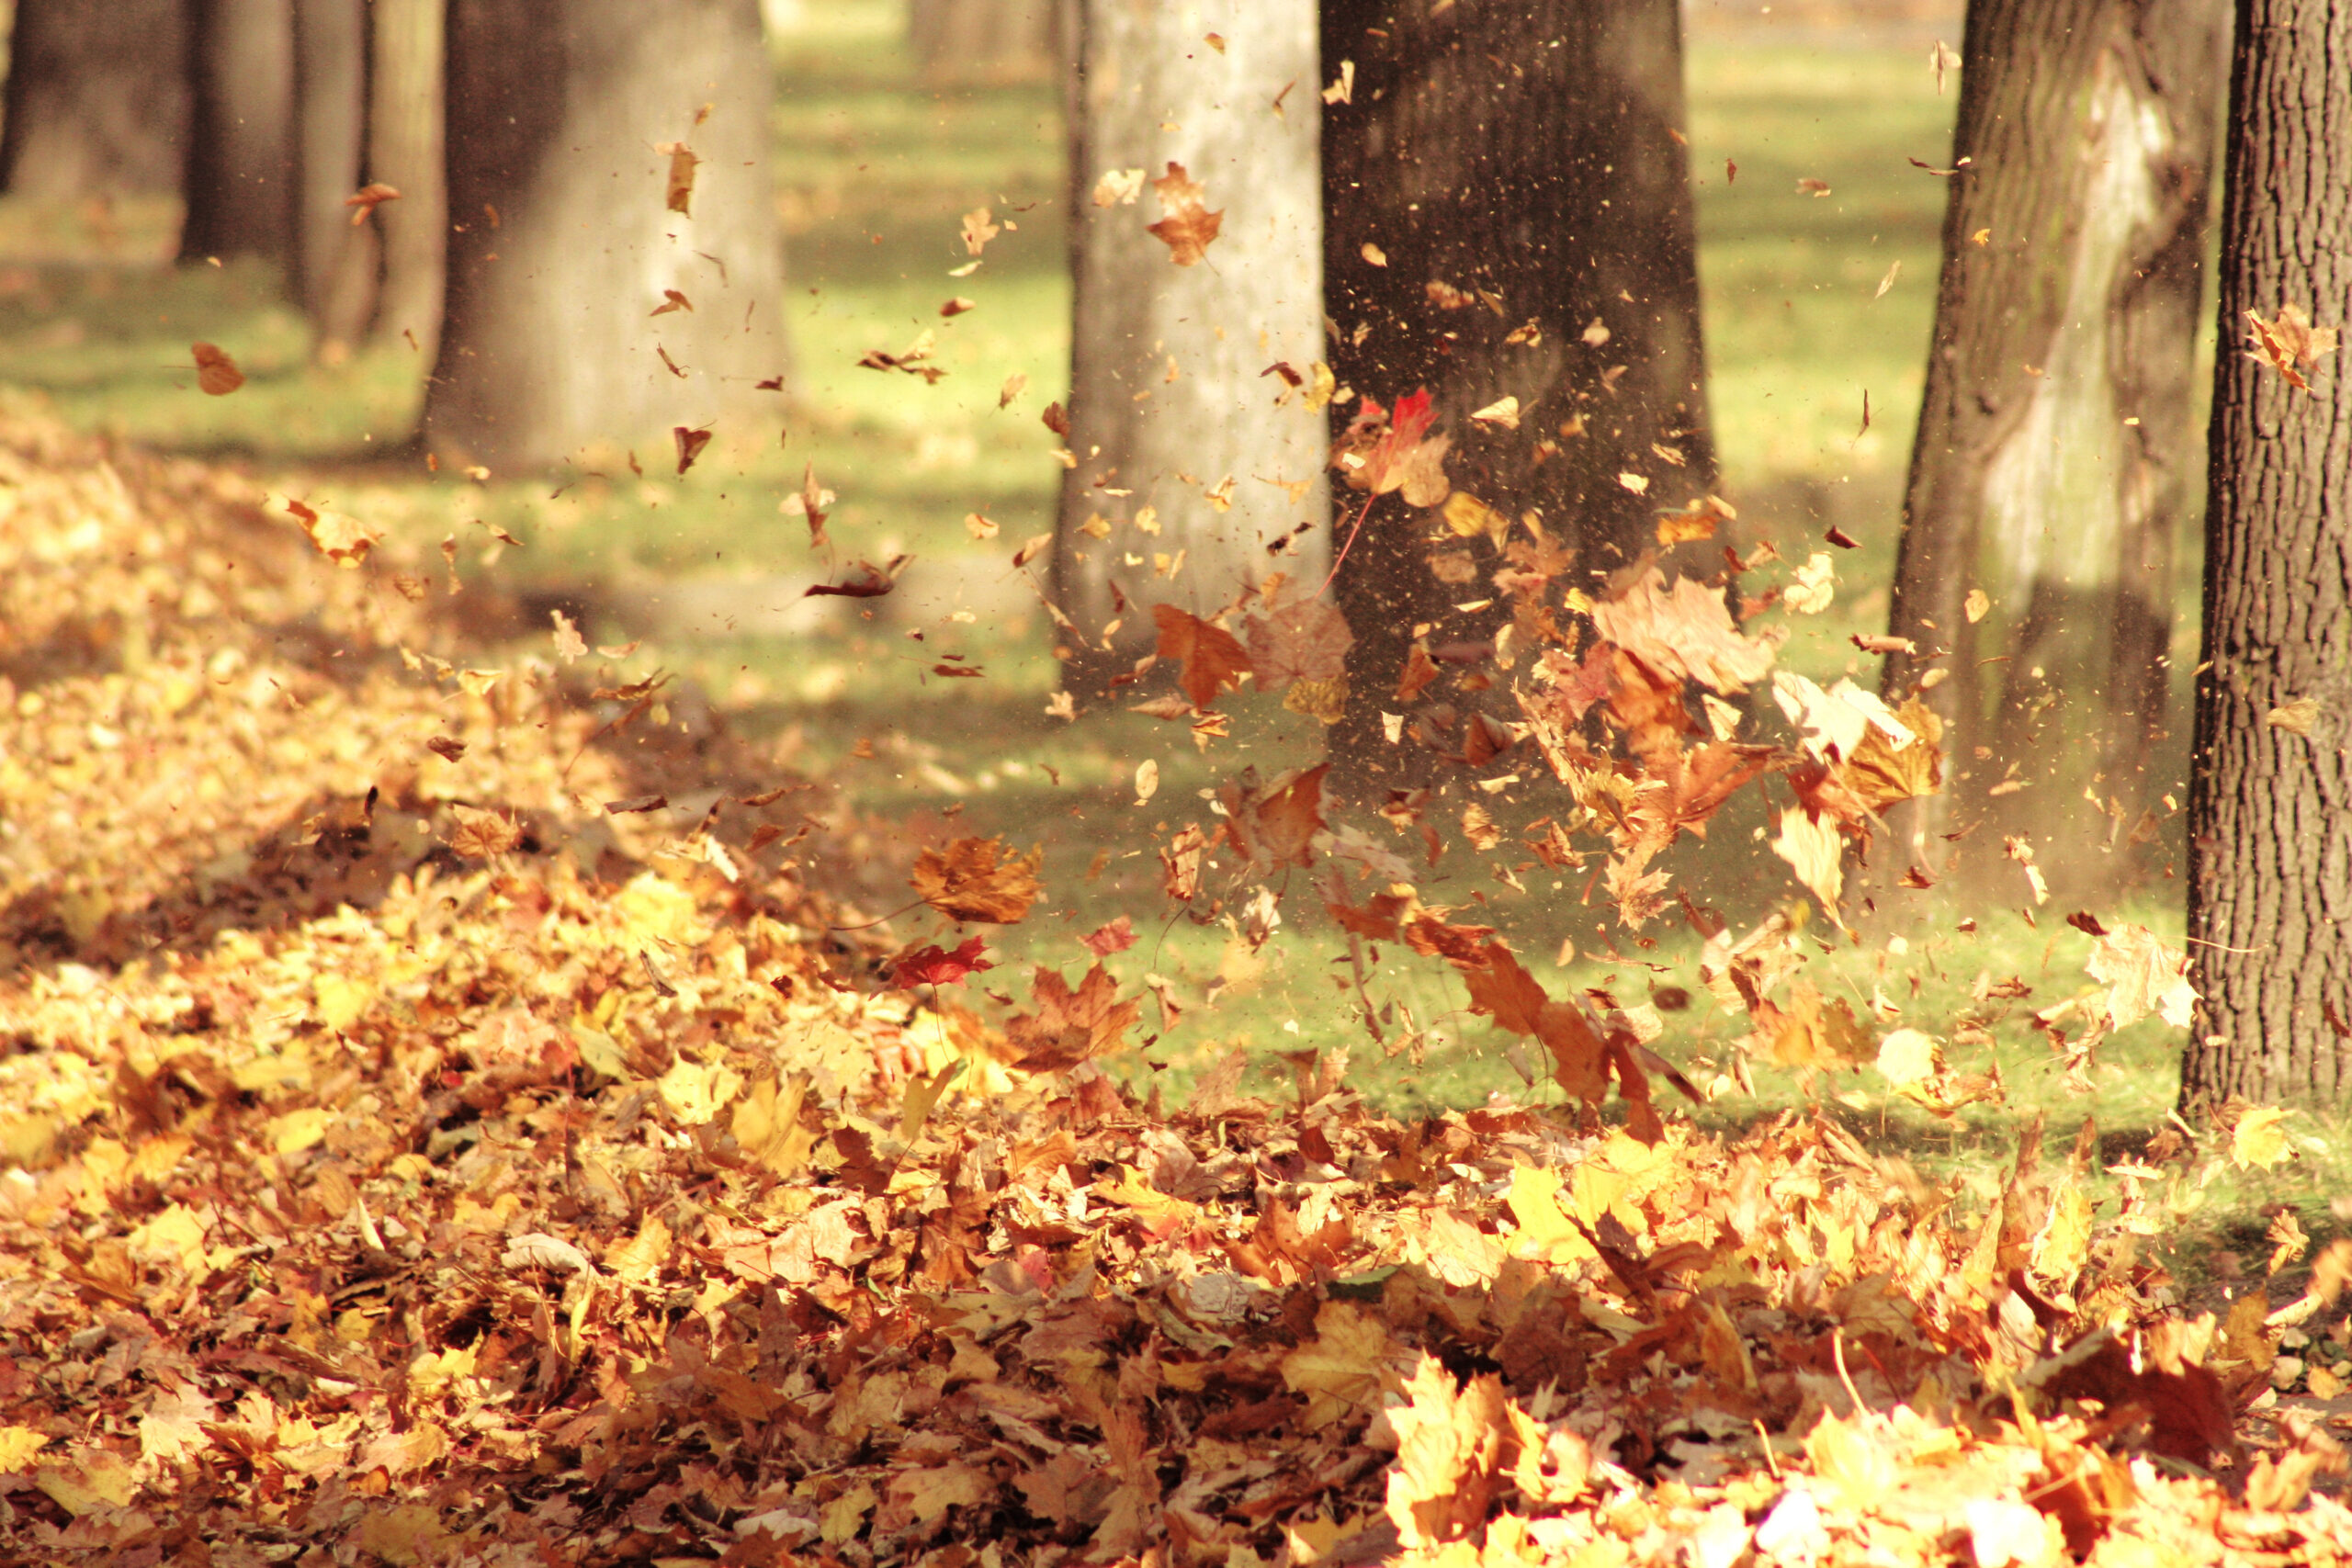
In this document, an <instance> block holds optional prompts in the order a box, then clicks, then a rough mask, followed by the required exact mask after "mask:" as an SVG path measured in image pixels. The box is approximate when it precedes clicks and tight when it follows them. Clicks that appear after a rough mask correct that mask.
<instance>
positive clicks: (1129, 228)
mask: <svg viewBox="0 0 2352 1568" xmlns="http://www.w3.org/2000/svg"><path fill="white" fill-rule="evenodd" d="M1076 11H1077V21H1076V24H1075V26H1076V36H1075V39H1074V43H1075V45H1076V54H1077V60H1078V76H1077V81H1076V85H1075V88H1074V98H1075V112H1074V114H1073V128H1074V131H1073V135H1072V139H1071V163H1070V176H1071V205H1072V220H1071V252H1072V255H1071V265H1072V270H1073V272H1074V274H1075V276H1076V290H1077V298H1076V301H1075V307H1074V309H1075V321H1074V323H1073V329H1072V340H1071V356H1070V408H1069V415H1070V430H1069V451H1070V452H1071V454H1072V455H1073V456H1074V457H1075V458H1076V465H1075V467H1073V468H1070V469H1069V472H1068V473H1067V474H1066V475H1065V477H1064V479H1063V484H1062V496H1061V509H1060V514H1059V517H1058V520H1057V529H1056V542H1055V559H1054V581H1055V587H1056V591H1057V599H1058V602H1059V604H1060V605H1061V607H1062V610H1063V612H1064V614H1065V615H1068V616H1069V618H1070V620H1071V622H1072V623H1073V624H1074V625H1075V626H1077V628H1078V634H1077V635H1075V636H1073V635H1070V634H1069V633H1068V632H1067V631H1065V633H1064V635H1063V637H1062V639H1061V642H1062V649H1063V657H1064V660H1065V666H1066V670H1067V671H1068V674H1069V678H1070V679H1071V681H1072V682H1074V684H1073V686H1072V689H1073V690H1081V689H1091V688H1093V687H1095V686H1098V685H1099V684H1100V682H1101V680H1102V679H1103V676H1104V675H1105V674H1107V673H1109V672H1110V671H1111V670H1112V669H1113V668H1114V666H1117V665H1119V664H1121V663H1122V662H1123V661H1124V660H1126V659H1128V658H1131V657H1133V655H1134V654H1135V652H1136V651H1137V650H1139V649H1148V646H1149V644H1150V642H1151V636H1152V632H1151V627H1152V620H1151V613H1150V610H1149V609H1148V606H1149V605H1151V604H1163V603H1164V604H1177V605H1180V606H1182V607H1183V608H1185V609H1188V610H1191V611H1193V613H1195V614H1204V613H1206V612H1208V611H1211V610H1214V609H1216V607H1217V606H1219V605H1221V604H1226V603H1227V601H1229V600H1231V599H1232V598H1233V597H1234V596H1235V595H1236V594H1237V593H1239V592H1243V591H1245V590H1247V589H1248V588H1249V587H1250V586H1251V585H1252V584H1254V583H1256V582H1258V581H1261V579H1262V578H1263V577H1264V576H1265V575H1266V573H1267V572H1268V571H1270V570H1283V571H1285V572H1288V573H1290V574H1292V575H1293V576H1295V577H1311V578H1312V584H1313V585H1319V584H1320V582H1321V572H1322V563H1323V561H1324V560H1325V555H1324V548H1325V544H1326V540H1325V533H1326V531H1325V529H1324V528H1323V527H1322V526H1321V524H1322V522H1323V521H1324V519H1325V518H1326V516H1327V514H1328V511H1329V505H1328V501H1327V492H1326V490H1325V487H1324V479H1323V465H1324V459H1325V456H1326V450H1327V446H1328V442H1327V437H1326V434H1325V432H1324V427H1323V416H1322V414H1321V413H1320V412H1317V410H1316V409H1314V408H1311V407H1309V406H1308V403H1307V400H1306V398H1305V397H1304V396H1303V395H1302V394H1301V393H1300V392H1299V391H1295V390H1293V389H1291V388H1290V387H1289V385H1288V383H1287V382H1285V381H1284V380H1283V378H1282V377H1280V376H1279V375H1275V376H1268V375H1266V374H1265V371H1266V370H1267V367H1270V366H1272V365H1273V364H1275V363H1277V362H1282V363H1285V364H1288V365H1289V366H1291V367H1294V368H1295V370H1297V371H1299V372H1301V373H1303V372H1305V371H1306V368H1307V367H1309V366H1310V365H1312V364H1314V363H1315V362H1317V361H1318V360H1320V359H1322V358H1323V357H1324V354H1323V346H1322V344H1323V277H1322V243H1323V225H1322V210H1321V202H1322V186H1321V176H1320V173H1319V163H1318V152H1319V149H1318V125H1319V120H1318V111H1319V110H1320V108H1321V107H1322V105H1321V101H1320V98H1319V96H1318V91H1317V90H1318V86H1319V83H1318V80H1317V42H1316V26H1317V24H1316V10H1315V6H1314V5H1313V3H1312V0H1083V3H1082V4H1080V5H1079V6H1077V7H1076ZM1211 33H1215V34H1216V35H1218V37H1219V38H1220V39H1223V42H1224V47H1223V48H1222V49H1221V50H1220V49H1219V48H1217V47H1216V46H1215V45H1212V44H1211V43H1210V42H1208V41H1207V39H1208V35H1209V34H1211ZM1170 164H1179V165H1182V168H1183V170H1184V172H1185V174H1186V175H1188V176H1189V177H1190V179H1191V180H1193V181H1195V182H1198V184H1199V185H1200V186H1203V187H1204V190H1205V193H1206V194H1205V196H1204V197H1203V204H1204V207H1205V208H1206V209H1208V210H1212V211H1221V212H1222V213H1223V214H1224V217H1223V220H1222V226H1221V228H1220V230H1219V232H1218V236H1217V238H1216V241H1215V242H1213V243H1210V244H1209V246H1208V247H1207V250H1206V253H1205V258H1204V260H1203V261H1202V262H1201V263H1200V264H1199V265H1191V266H1179V265H1175V264H1174V261H1173V259H1172V255H1173V253H1172V252H1171V250H1170V246H1169V245H1168V244H1166V243H1163V242H1162V241H1161V240H1160V239H1159V237H1157V236H1155V235H1154V234H1152V233H1151V232H1149V225H1151V224H1152V223H1154V222H1156V221H1159V220H1162V219H1163V218H1165V217H1167V216H1168V215H1169V214H1168V211H1167V209H1166V207H1165V205H1164V204H1163V202H1162V201H1161V199H1160V198H1159V194H1158V193H1157V192H1155V190H1154V188H1153V186H1152V185H1151V182H1152V181H1153V180H1156V179H1162V178H1165V177H1167V175H1168V174H1169V166H1170ZM1137 175H1140V178H1141V180H1142V182H1143V183H1142V184H1141V186H1140V189H1139V194H1137V195H1136V196H1135V197H1134V199H1133V200H1132V201H1130V200H1128V199H1125V196H1124V195H1122V194H1119V192H1120V190H1121V189H1122V188H1123V189H1124V190H1125V191H1136V189H1137V187H1136V185H1135V183H1134V182H1135V180H1136V176H1137ZM1106 176H1113V177H1114V184H1113V185H1111V186H1105V185H1104V184H1103V182H1104V180H1105V177H1106ZM1120 178H1124V179H1125V182H1126V183H1125V186H1124V187H1120V186H1117V184H1116V181H1117V180H1118V179H1120ZM1106 198H1107V199H1106ZM1310 521H1311V522H1313V523H1314V524H1316V525H1317V526H1316V527H1315V528H1314V529H1313V531H1312V533H1311V534H1309V535H1306V536H1297V537H1295V539H1294V545H1293V553H1290V554H1287V555H1283V556H1282V557H1280V558H1275V557H1273V556H1272V555H1270V554H1269V547H1270V546H1272V545H1274V544H1275V543H1276V542H1277V541H1280V540H1283V539H1285V538H1293V536H1296V535H1297V530H1298V529H1299V527H1300V525H1302V524H1306V523H1309V522H1310ZM1179 555H1181V556H1182V566H1181V568H1178V567H1175V566H1174V562H1175V558H1177V557H1178V556H1179ZM1114 627H1115V628H1116V629H1115V630H1113V629H1112V628H1114ZM1106 633H1108V635H1109V642H1110V645H1111V649H1110V650H1109V651H1106V649H1105V648H1104V646H1103V645H1104V640H1105V637H1106Z"/></svg>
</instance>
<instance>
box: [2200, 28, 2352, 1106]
mask: <svg viewBox="0 0 2352 1568" xmlns="http://www.w3.org/2000/svg"><path fill="white" fill-rule="evenodd" d="M2347 60H2352V7H2346V6H2343V5H2341V4H2335V5H2331V4H2328V3H2327V0H2241V4H2240V6H2239V9H2238V32H2237V50H2236V56H2235V63H2234V67H2233V73H2232V81H2231V88H2230V118H2229V126H2230V130H2229V173H2228V187H2227V195H2226V197H2224V204H2223V213H2222V308H2221V324H2222V354H2221V356H2220V362H2219V364H2218V365H2217V366H2216V367H2215V371H2214V378H2213V423H2212V427H2211V441H2210V450H2209V452H2208V454H2207V467H2208V472H2209V473H2210V475H2211V488H2210V490H2209V492H2208V496H2207V501H2206V511H2205V537H2206V558H2205V638H2204V649H2203V657H2204V660H2206V666H2205V668H2204V672H2203V673H2202V674H2201V675H2200V676H2199V679H2198V683H2197V739H2196V747H2197V750H2196V765H2195V770H2194V772H2193V773H2192V774H2191V779H2190V784H2189V795H2188V832H2189V857H2188V938H2189V942H2190V944H2191V952H2192V953H2193V954H2194V959H2195V964H2196V970H2195V975H2194V978H2195V979H2196V982H2197V985H2198V988H2199V990H2200V991H2201V992H2202V993H2203V995H2204V1000H2203V1001H2202V1003H2200V1004H2199V1008H2198V1013H2197V1019H2196V1022H2195V1023H2194V1025H2193V1026H2192V1029H2191V1032H2190V1036H2189V1044H2188V1053H2187V1055H2186V1057H2185V1059H2184V1061H2183V1063H2182V1070H2181V1098H2182V1100H2183V1101H2184V1102H2186V1103H2188V1104H2191V1105H2194V1104H2197V1103H2199V1102H2211V1101H2218V1100H2222V1099H2224V1098H2226V1097H2228V1096H2230V1095H2242V1096H2244V1097H2245V1098H2246V1099H2247V1100H2253V1101H2255V1102H2256V1103H2258V1104H2265V1105H2271V1104H2279V1103H2285V1102H2294V1103H2301V1104H2306V1105H2330V1104H2333V1105H2342V1104H2344V1103H2346V1101H2347V1100H2352V925H2347V924H2346V922H2347V921H2352V753H2347V750H2346V747H2347V744H2352V663H2347V661H2346V629H2347V627H2352V564H2347V563H2352V367H2346V365H2345V364H2344V363H2343V360H2342V356H2341V355H2335V356H2334V357H2333V358H2320V359H2318V360H2317V362H2316V364H2314V365H2310V366H2302V367H2299V371H2300V373H2301V374H2302V375H2304V376H2306V377H2308V378H2311V386H2312V389H2313V393H2314V394H2315V395H2305V394H2304V393H2301V392H2299V391H2296V390H2294V389H2292V388H2291V387H2290V385H2288V383H2287V381H2286V379H2285V378H2284V377H2282V376H2281V375H2280V373H2279V372H2278V370H2277V369H2274V368H2273V367H2271V366H2270V365H2268V364H2263V363H2257V362H2256V360H2255V359H2254V358H2252V357H2249V356H2248V355H2246V354H2244V353H2241V352H2240V350H2241V349H2242V348H2245V347H2246V346H2247V345H2248V335H2247V328H2248V326H2249V324H2250V323H2249V320H2248V318H2249V316H2250V315H2252V314H2257V313H2258V314H2260V315H2261V316H2263V317H2264V318H2266V319H2267V320H2270V321H2277V320H2278V318H2279V317H2280V316H2281V315H2282V314H2283V313H2284V311H2285V310H2287V309H2288V308H2289V307H2300V309H2301V310H2308V311H2310V312H2312V316H2314V317H2316V318H2317V319H2318V320H2319V321H2322V322H2324V323H2325V324H2326V325H2329V326H2332V327H2337V328H2341V327H2342V326H2343V325H2344V324H2345V316H2346V312H2347V310H2352V159H2346V157H2345V155H2344V150H2345V149H2346V147H2352V73H2347V72H2346V70H2345V68H2344V62H2346V61H2347ZM2313 346H2314V347H2316V346H2317V345H2316V344H2314V345H2313ZM2304 730H2308V734H2306V733H2303V731H2304Z"/></svg>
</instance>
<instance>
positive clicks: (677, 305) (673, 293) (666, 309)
mask: <svg viewBox="0 0 2352 1568" xmlns="http://www.w3.org/2000/svg"><path fill="white" fill-rule="evenodd" d="M694 308H695V307H694V302H693V301H692V300H690V299H687V298H686V297H685V296H684V295H683V294H681V293H679V292H678V291H677V290H676V289H674V288H664V289H663V290H662V303H660V304H659V305H656V306H654V307H653V309H652V310H651V311H650V312H649V314H650V315H653V316H666V315H668V314H669V313H670V312H671V311H673V310H693V309H694ZM778 390H782V389H781V388H778Z"/></svg>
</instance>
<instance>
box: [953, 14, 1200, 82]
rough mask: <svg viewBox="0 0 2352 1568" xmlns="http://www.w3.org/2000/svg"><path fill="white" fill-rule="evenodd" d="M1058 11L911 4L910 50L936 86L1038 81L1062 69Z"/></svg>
mask: <svg viewBox="0 0 2352 1568" xmlns="http://www.w3.org/2000/svg"><path fill="white" fill-rule="evenodd" d="M1058 9H1059V6H1057V4H1056V0H910V5H909V6H908V7H907V45H908V48H909V49H910V50H911V51H913V53H914V57H915V68H916V69H917V70H918V71H920V72H921V73H922V78H923V80H924V81H926V82H929V83H932V84H934V85H949V84H986V83H1003V82H1034V81H1038V80H1041V79H1044V78H1047V77H1050V76H1052V75H1054V74H1055V73H1056V72H1057V69H1058V68H1059V66H1060V64H1061V39H1060V28H1058V27H1057V25H1056V24H1057V16H1056V13H1057V10H1058ZM1194 41H1195V42H1197V41H1198V39H1197V37H1196V38H1195V39H1194Z"/></svg>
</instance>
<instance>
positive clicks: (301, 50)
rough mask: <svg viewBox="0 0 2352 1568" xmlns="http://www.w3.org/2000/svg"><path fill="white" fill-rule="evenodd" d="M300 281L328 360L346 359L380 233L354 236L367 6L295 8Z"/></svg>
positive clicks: (368, 290)
mask: <svg viewBox="0 0 2352 1568" xmlns="http://www.w3.org/2000/svg"><path fill="white" fill-rule="evenodd" d="M294 89H295V101H296V104H297V109H296V125H297V141H296V161H297V163H298V164H299V166H300V171H301V175H300V185H299V186H297V191H298V198H297V213H296V215H297V223H296V229H295V251H296V256H297V265H296V267H295V281H296V284H297V295H298V297H299V298H300V300H301V304H302V309H303V310H304V311H306V312H307V313H308V314H309V315H310V317H311V322H312V323H313V325H314V326H315V328H316V329H317V333H318V342H319V348H320V353H321V356H322V357H323V358H327V359H330V360H333V359H337V358H340V357H341V356H342V355H343V353H344V352H345V351H346V350H347V349H348V348H349V347H350V345H351V344H353V343H354V342H356V340H357V338H358V335H359V333H361V332H362V331H363V330H365V328H366V326H367V323H368V313H369V312H370V311H371V310H373V309H374V304H375V270H376V255H375V231H374V230H373V229H372V228H370V227H368V226H367V225H360V226H357V227H355V226H354V225H353V224H352V222H351V209H349V208H347V207H345V206H344V204H343V203H344V198H345V197H348V196H350V195H351V193H352V192H354V191H356V190H357V189H358V188H359V186H360V185H361V183H362V181H361V171H362V170H363V169H364V168H365V167H366V162H365V158H364V156H363V154H364V153H365V152H366V149H367V137H368V4H367V0H295V4H294Z"/></svg>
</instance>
